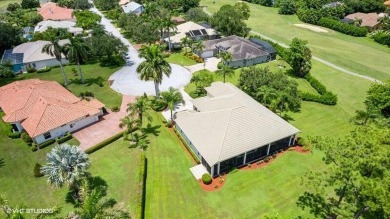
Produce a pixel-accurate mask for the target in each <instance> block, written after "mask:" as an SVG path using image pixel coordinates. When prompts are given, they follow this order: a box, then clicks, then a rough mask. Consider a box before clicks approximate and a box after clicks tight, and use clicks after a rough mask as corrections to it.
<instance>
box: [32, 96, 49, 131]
mask: <svg viewBox="0 0 390 219" xmlns="http://www.w3.org/2000/svg"><path fill="white" fill-rule="evenodd" d="M41 97H42V96H41ZM42 98H43V99H45V98H44V97H42ZM45 101H46V99H45ZM38 103H39V102H38ZM44 104H45V109H44V110H42V113H41V116H39V120H38V122H37V125H36V126H35V129H34V133H33V135H32V136H35V133H36V132H37V129H38V126H39V124H40V123H41V121H42V118H43V116H42V115H43V114H44V113H45V111H46V109H47V106H48V103H47V102H45V103H44ZM34 107H35V105H34ZM35 137H36V136H35Z"/></svg>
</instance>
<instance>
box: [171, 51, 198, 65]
mask: <svg viewBox="0 0 390 219" xmlns="http://www.w3.org/2000/svg"><path fill="white" fill-rule="evenodd" d="M165 60H167V62H169V63H173V64H177V65H181V66H190V65H195V64H197V62H195V61H194V60H192V59H190V58H188V57H187V56H184V55H183V54H182V53H172V54H171V55H170V56H169V57H168V58H166V59H165Z"/></svg>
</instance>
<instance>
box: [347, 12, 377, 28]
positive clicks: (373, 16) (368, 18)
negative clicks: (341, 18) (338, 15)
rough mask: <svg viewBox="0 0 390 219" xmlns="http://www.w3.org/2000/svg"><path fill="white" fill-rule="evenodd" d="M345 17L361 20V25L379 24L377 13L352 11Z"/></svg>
mask: <svg viewBox="0 0 390 219" xmlns="http://www.w3.org/2000/svg"><path fill="white" fill-rule="evenodd" d="M345 18H347V19H352V20H362V23H361V24H360V26H361V27H375V26H376V25H378V24H379V19H380V18H381V17H380V16H379V15H378V14H377V13H368V14H366V13H361V12H357V13H353V14H349V15H347V16H346V17H345Z"/></svg>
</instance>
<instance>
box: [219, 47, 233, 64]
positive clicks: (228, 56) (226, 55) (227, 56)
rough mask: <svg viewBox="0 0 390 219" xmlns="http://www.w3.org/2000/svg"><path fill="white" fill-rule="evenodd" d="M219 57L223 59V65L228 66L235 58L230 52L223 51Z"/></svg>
mask: <svg viewBox="0 0 390 219" xmlns="http://www.w3.org/2000/svg"><path fill="white" fill-rule="evenodd" d="M218 57H219V58H221V59H222V64H223V65H227V64H229V61H232V59H233V56H232V54H231V53H230V52H228V51H224V50H221V51H219V53H218Z"/></svg>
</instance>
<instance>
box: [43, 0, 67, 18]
mask: <svg viewBox="0 0 390 219" xmlns="http://www.w3.org/2000/svg"><path fill="white" fill-rule="evenodd" d="M38 13H39V14H40V15H42V17H43V20H44V21H46V20H75V18H74V17H73V9H69V8H63V7H60V6H57V4H56V3H54V2H47V3H45V4H42V5H41V7H40V8H38Z"/></svg>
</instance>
